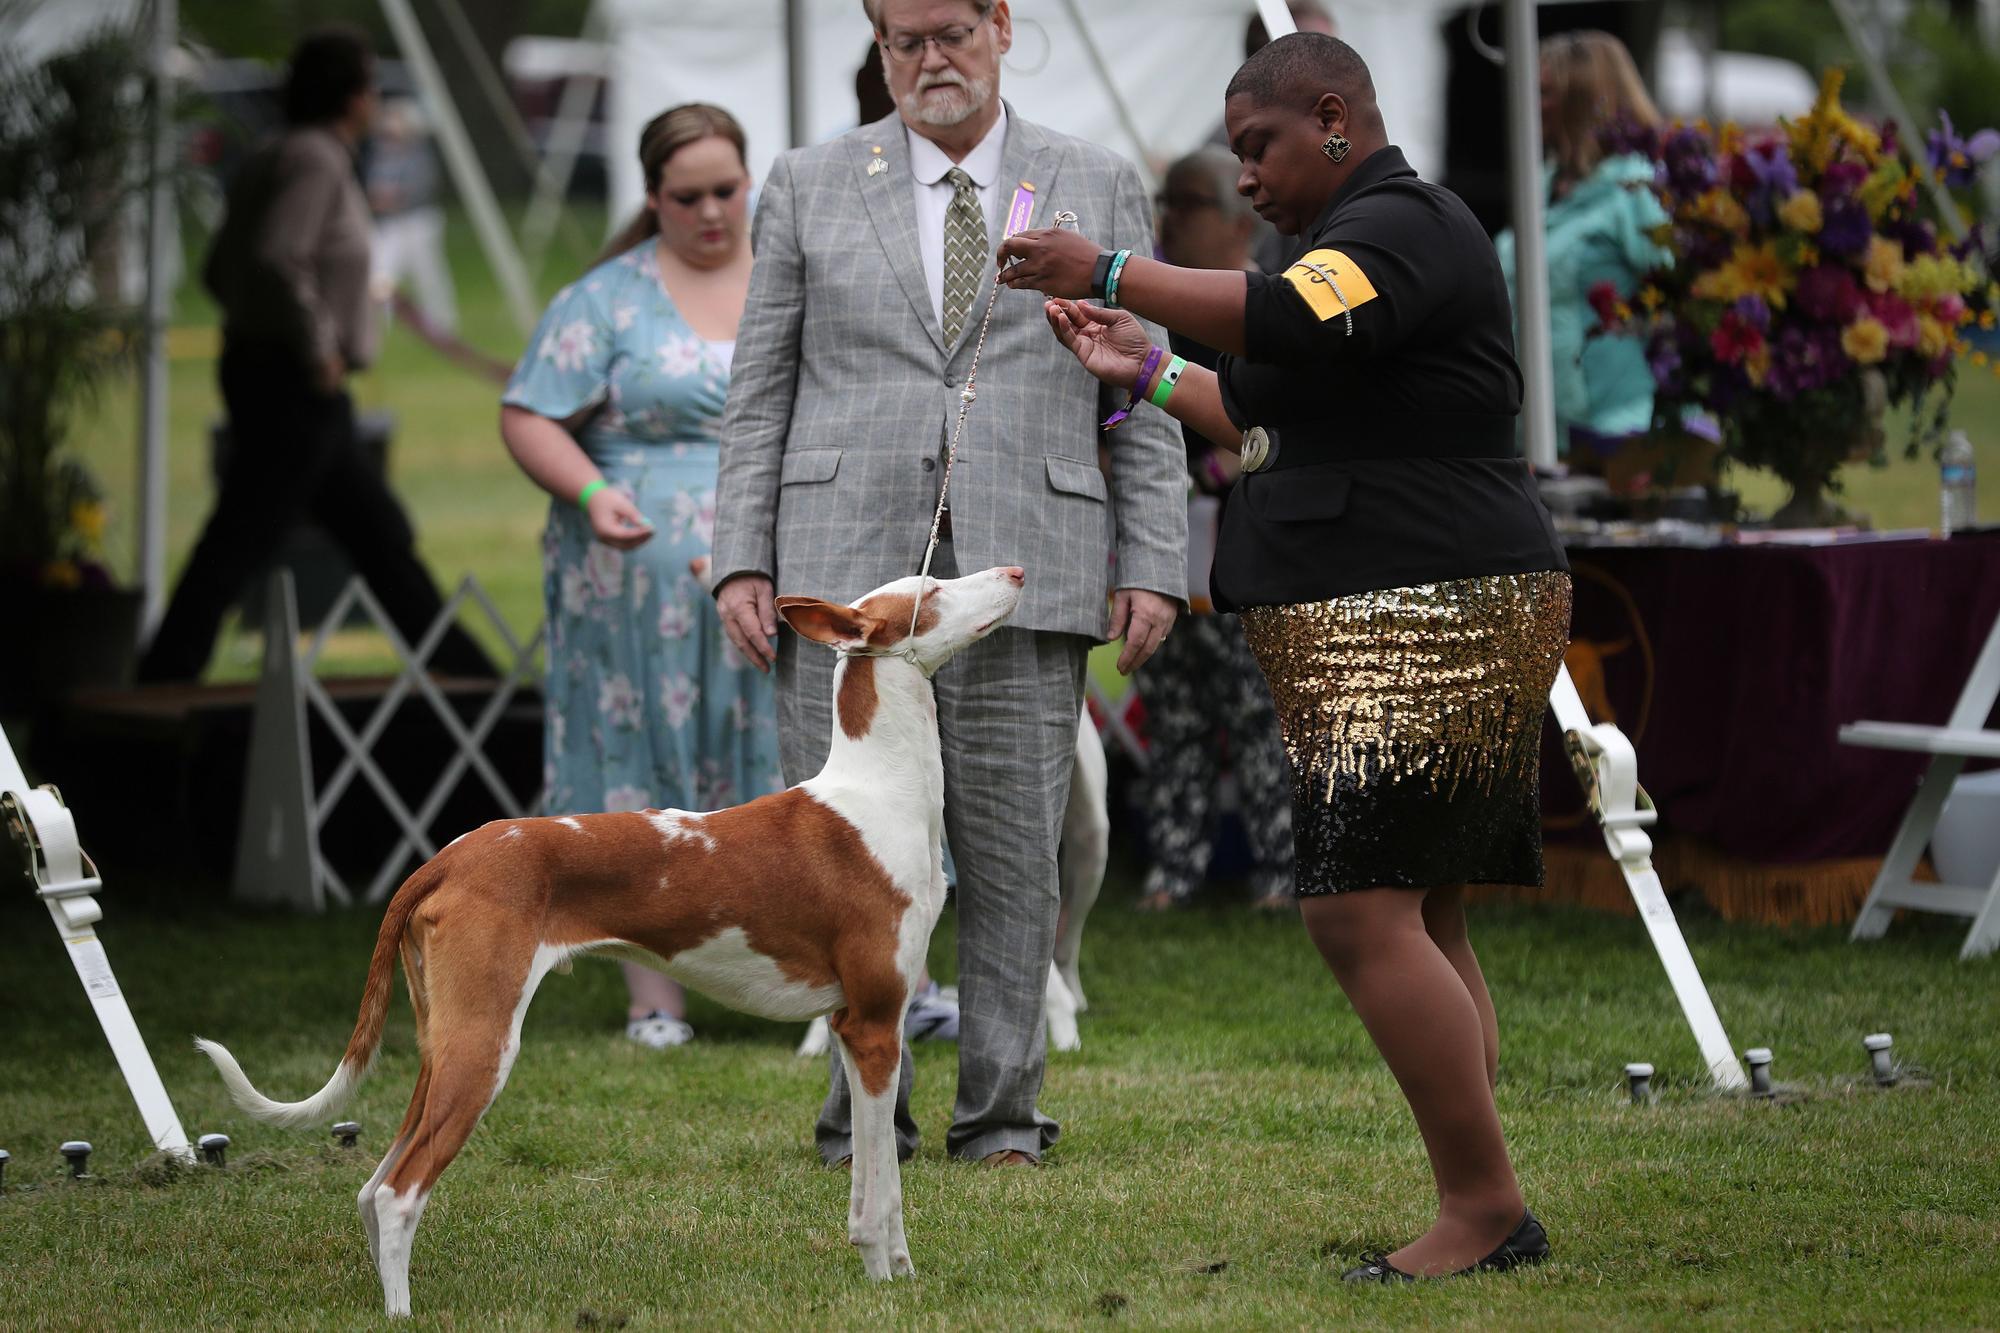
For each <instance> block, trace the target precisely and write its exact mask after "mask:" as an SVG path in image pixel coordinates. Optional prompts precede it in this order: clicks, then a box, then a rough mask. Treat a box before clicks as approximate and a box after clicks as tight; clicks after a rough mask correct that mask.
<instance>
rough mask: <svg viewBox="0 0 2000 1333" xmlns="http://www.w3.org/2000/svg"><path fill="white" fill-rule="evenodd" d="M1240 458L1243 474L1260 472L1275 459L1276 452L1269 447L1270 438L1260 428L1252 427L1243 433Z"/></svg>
mask: <svg viewBox="0 0 2000 1333" xmlns="http://www.w3.org/2000/svg"><path fill="white" fill-rule="evenodd" d="M1241 456H1242V459H1243V470H1244V471H1245V472H1261V471H1263V470H1264V469H1265V468H1266V467H1268V466H1269V465H1270V464H1271V462H1272V460H1274V459H1275V458H1277V456H1278V451H1277V450H1276V449H1274V448H1272V447H1271V437H1270V435H1269V434H1268V433H1267V432H1266V431H1265V430H1264V428H1263V427H1262V426H1252V427H1251V428H1250V429H1249V430H1246V431H1244V432H1243V445H1242V451H1241Z"/></svg>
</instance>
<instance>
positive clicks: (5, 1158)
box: [0, 1148, 14, 1194]
mask: <svg viewBox="0 0 2000 1333" xmlns="http://www.w3.org/2000/svg"><path fill="white" fill-rule="evenodd" d="M13 1160H14V1157H13V1154H11V1153H9V1152H8V1151H7V1150H6V1149H5V1148H0V1194H5V1193H6V1192H7V1163H9V1162H11V1161H13Z"/></svg>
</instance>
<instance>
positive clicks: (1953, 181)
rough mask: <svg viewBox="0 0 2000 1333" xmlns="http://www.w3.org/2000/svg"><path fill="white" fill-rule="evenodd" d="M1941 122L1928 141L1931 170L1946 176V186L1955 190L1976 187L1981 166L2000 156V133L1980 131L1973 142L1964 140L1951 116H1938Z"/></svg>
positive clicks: (1946, 112) (1997, 131) (1926, 152)
mask: <svg viewBox="0 0 2000 1333" xmlns="http://www.w3.org/2000/svg"><path fill="white" fill-rule="evenodd" d="M1938 120H1939V121H1941V122H1942V125H1941V127H1940V128H1938V129H1935V130H1932V131H1931V132H1930V133H1929V134H1928V135H1926V136H1925V138H1924V143H1925V157H1926V159H1927V160H1928V161H1929V162H1930V166H1931V170H1932V171H1942V172H1944V183H1945V184H1946V185H1948V186H1950V187H1952V188H1953V189H1957V188H1960V187H1963V186H1966V185H1970V184H1972V180H1973V177H1975V176H1977V175H1978V174H1979V167H1980V164H1981V163H1983V162H1985V161H1986V159H1987V158H1989V157H1992V156H1993V154H1994V153H1996V152H2000V130H1991V129H1986V130H1980V131H1979V132H1978V133H1976V134H1974V135H1973V136H1972V137H1971V138H1969V139H1961V138H1959V136H1958V131H1957V130H1956V129H1954V128H1953V127H1952V123H1951V113H1950V112H1948V111H1940V112H1938Z"/></svg>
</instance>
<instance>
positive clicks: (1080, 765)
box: [1050, 708, 1111, 1049]
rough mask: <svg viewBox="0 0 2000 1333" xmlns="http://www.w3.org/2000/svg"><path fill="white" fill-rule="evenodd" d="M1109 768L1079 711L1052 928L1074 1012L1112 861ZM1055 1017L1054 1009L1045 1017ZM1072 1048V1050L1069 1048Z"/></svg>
mask: <svg viewBox="0 0 2000 1333" xmlns="http://www.w3.org/2000/svg"><path fill="white" fill-rule="evenodd" d="M1107 780H1108V767H1107V765H1106V762H1105V758H1104V742H1103V740H1102V739H1100V738H1099V736H1098V734H1097V727H1096V725H1095V724H1094V723H1092V722H1091V720H1090V710H1089V709H1088V708H1086V709H1084V712H1083V718H1082V720H1081V722H1080V723H1079V724H1078V726H1077V734H1076V768H1075V770H1074V771H1073V772H1072V773H1071V774H1070V779H1069V804H1068V805H1067V806H1066V807H1064V809H1063V829H1062V845H1061V848H1060V849H1059V850H1058V852H1057V855H1056V867H1057V871H1056V873H1057V876H1058V878H1059V880H1060V883H1061V886H1062V917H1061V920H1060V921H1059V922H1058V924H1057V926H1056V947H1055V962H1056V970H1057V971H1059V972H1061V973H1062V979H1063V985H1064V987H1065V988H1066V989H1067V990H1068V991H1069V994H1070V998H1071V999H1073V1000H1075V1002H1076V1012H1077V1013H1082V1012H1083V1011H1084V1010H1086V1009H1088V1008H1089V1007H1090V1001H1089V1000H1087V999H1085V998H1084V994H1083V981H1082V979H1081V978H1080V977H1079V976H1078V974H1077V955H1078V954H1079V953H1080V952H1081V951H1082V947H1083V922H1084V918H1086V917H1088V916H1089V915H1090V909H1091V907H1092V906H1093V905H1095V904H1096V902H1097V895H1098V893H1099V892H1100V891H1101V890H1102V889H1103V887H1104V867H1105V865H1106V864H1107V863H1108V862H1109V861H1110V859H1111V813H1110V806H1109V803H1108V799H1107V797H1106V790H1105V787H1106V782H1107ZM1050 1018H1051V1020H1052V1021H1053V1019H1054V1014H1053V1012H1052V1013H1051V1015H1050ZM1070 1049H1074V1048H1070Z"/></svg>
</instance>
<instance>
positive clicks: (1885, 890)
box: [1840, 619, 2000, 958]
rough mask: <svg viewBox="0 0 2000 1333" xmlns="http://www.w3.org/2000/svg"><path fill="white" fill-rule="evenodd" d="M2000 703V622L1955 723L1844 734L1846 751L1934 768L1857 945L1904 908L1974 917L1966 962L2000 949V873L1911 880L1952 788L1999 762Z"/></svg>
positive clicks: (1873, 894) (1885, 725)
mask: <svg viewBox="0 0 2000 1333" xmlns="http://www.w3.org/2000/svg"><path fill="white" fill-rule="evenodd" d="M1996 698H2000V619H1996V620H1995V621H1994V622H1993V629H1992V631H1991V632H1990V633H1988V634H1987V636H1986V646H1985V647H1984V648H1982V649H1980V651H1979V660H1978V661H1976V662H1975V663H1973V667H1972V675H1971V677H1970V678H1969V679H1968V680H1967V681H1966V682H1965V689H1964V690H1963V691H1962V692H1961V693H1960V694H1959V696H1958V703H1957V704H1956V705H1955V706H1954V707H1953V708H1952V710H1951V718H1950V720H1949V721H1947V722H1946V723H1945V724H1944V725H1943V726H1941V727H1926V726H1919V725H1916V724H1914V723H1910V722H1853V723H1849V724H1848V725H1847V726H1844V727H1842V728H1841V729H1840V739H1841V742H1842V744H1845V745H1865V746H1868V747H1869V748H1871V749H1876V750H1899V751H1902V752H1903V753H1905V754H1927V755H1930V756H1931V762H1930V766H1929V767H1928V768H1926V769H1925V770H1924V776H1923V779H1922V780H1921V781H1920V782H1919V783H1918V784H1917V794H1916V797H1915V799H1913V800H1912V801H1911V802H1910V810H1909V813H1908V814H1906V815H1904V816H1903V826H1902V827H1901V828H1899V829H1897V830H1896V840H1895V841H1894V842H1893V843H1891V844H1889V854H1888V856H1886V857H1884V858H1883V861H1882V870H1881V873H1880V874H1878V875H1876V876H1875V884H1874V887H1872V888H1870V889H1869V890H1868V901H1867V902H1866V903H1864V904H1863V905H1862V908H1861V916H1860V917H1859V918H1858V919H1857V920H1856V921H1855V923H1854V931H1853V933H1852V934H1851V935H1850V936H1849V937H1848V938H1849V939H1856V940H1873V939H1880V938H1881V937H1882V935H1883V933H1884V932H1885V931H1887V930H1888V929H1889V921H1890V918H1891V917H1892V916H1894V914H1895V911H1896V909H1897V908H1898V907H1907V908H1909V909H1910V910H1911V911H1913V912H1937V913H1942V914H1944V915H1946V916H1964V917H1970V918H1972V929H1971V930H1969V931H1967V932H1966V935H1965V944H1964V946H1963V947H1962V948H1960V949H1959V951H1958V956H1959V957H1960V958H1979V957H1982V956H1983V955H1985V954H1989V953H1992V952H1993V951H1994V949H1996V948H2000V870H1996V871H1995V872H1994V875H1993V878H1992V880H1991V881H1990V882H1988V883H1987V884H1985V885H1984V886H1972V885H1964V884H1930V883H1920V882H1918V881H1917V880H1915V879H1913V878H1912V877H1911V874H1912V872H1913V871H1915V870H1916V868H1917V858H1918V857H1920V856H1922V855H1923V853H1924V848H1926V847H1928V846H1930V841H1931V834H1932V833H1933V832H1934V831H1935V830H1936V828H1937V822H1938V815H1939V813H1940V812H1941V811H1943V809H1944V802H1945V798H1946V797H1947V796H1950V795H1951V784H1952V783H1953V782H1955V781H1956V780H1957V779H1958V775H1959V772H1960V770H1962V769H1963V768H1964V767H1965V761H1966V760H1968V759H2000V731H1989V730H1987V729H1986V719H1987V717H1988V716H1989V715H1990V714H1991V713H1992V711H1993V701H1994V700H1995V699H1996Z"/></svg>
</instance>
